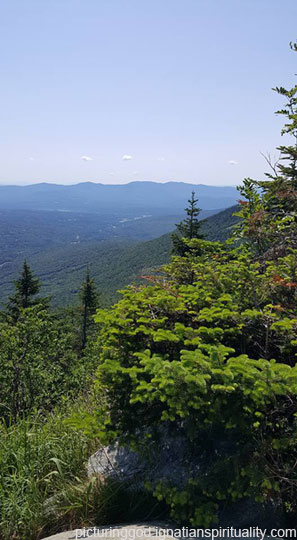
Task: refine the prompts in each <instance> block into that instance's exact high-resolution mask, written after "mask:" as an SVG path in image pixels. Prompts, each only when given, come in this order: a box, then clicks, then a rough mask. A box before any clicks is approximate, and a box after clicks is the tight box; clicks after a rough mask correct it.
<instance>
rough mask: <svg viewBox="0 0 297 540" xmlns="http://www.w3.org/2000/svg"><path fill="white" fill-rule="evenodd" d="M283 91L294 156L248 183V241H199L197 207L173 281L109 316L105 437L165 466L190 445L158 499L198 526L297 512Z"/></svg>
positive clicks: (294, 264) (102, 388)
mask: <svg viewBox="0 0 297 540" xmlns="http://www.w3.org/2000/svg"><path fill="white" fill-rule="evenodd" d="M294 49H295V50H296V45H295V46H294ZM278 92H279V93H280V94H282V95H284V96H285V97H286V98H287V100H288V101H287V106H286V107H285V109H284V110H283V111H280V112H281V113H282V114H285V115H286V116H287V119H288V122H287V124H286V125H285V128H284V132H285V133H289V134H291V135H292V136H293V137H294V145H292V146H282V147H280V152H281V161H280V163H279V164H277V165H276V167H275V171H274V173H273V175H271V174H270V173H269V175H268V176H269V180H268V181H267V182H265V183H264V182H256V181H253V180H250V179H246V180H245V181H244V184H243V187H242V188H241V189H240V191H241V193H242V195H243V196H244V200H242V201H240V204H241V209H240V211H239V213H238V215H239V217H240V218H241V222H240V224H239V226H238V228H237V231H236V232H235V234H234V238H233V239H232V240H231V241H227V242H226V243H225V244H224V243H221V242H208V241H205V240H203V239H200V238H199V224H198V222H197V216H198V213H199V211H198V209H197V208H196V206H195V205H196V202H197V201H196V200H195V199H194V194H193V195H192V199H191V200H190V208H189V209H187V213H188V216H189V218H187V219H186V220H185V221H184V222H182V223H181V224H180V227H178V231H179V233H180V236H179V235H175V236H173V242H175V243H174V252H175V254H176V255H177V256H176V257H174V258H173V260H172V262H171V263H170V264H169V265H167V267H165V268H164V269H163V270H164V271H165V273H166V274H165V276H164V273H163V274H162V275H160V278H158V277H153V276H151V277H150V278H149V280H150V281H151V282H152V284H150V285H148V286H146V287H130V288H129V289H128V290H126V291H124V293H123V299H122V300H121V301H120V302H118V304H116V305H115V306H113V308H112V309H111V310H109V311H107V310H99V311H98V312H97V315H96V321H97V323H98V324H99V325H100V335H99V339H98V343H97V352H96V351H95V356H96V355H98V357H99V368H98V372H97V382H96V387H97V391H98V393H99V394H100V396H101V397H102V399H103V403H104V404H105V405H104V407H103V406H102V407H101V408H100V410H99V411H98V414H97V416H96V422H97V430H96V433H97V435H98V436H100V437H101V440H102V441H103V442H106V443H108V442H112V441H114V440H118V441H119V442H120V443H121V444H125V445H128V446H130V447H131V448H133V449H136V450H137V451H139V452H140V453H141V454H142V455H143V456H144V457H146V458H147V457H148V456H149V458H150V459H153V460H155V459H158V457H157V456H156V452H157V453H158V451H159V452H162V445H163V444H164V440H165V439H166V434H168V433H170V440H171V441H172V440H174V437H175V438H176V440H180V438H182V440H183V445H184V451H185V457H186V456H192V457H191V459H189V460H188V468H187V474H186V475H184V477H183V481H181V480H179V481H178V482H177V481H174V479H173V478H171V479H168V478H167V479H166V478H156V481H155V482H154V483H153V484H152V483H150V486H148V487H149V488H150V489H151V490H152V491H153V492H154V493H155V496H156V497H157V498H158V499H159V500H165V501H166V503H167V504H168V505H169V507H170V508H171V512H172V516H174V518H175V519H177V520H180V521H182V522H184V521H188V520H189V521H190V522H191V523H192V524H193V525H200V526H208V525H210V524H212V523H215V522H216V520H217V517H218V513H219V512H220V508H221V506H222V501H224V504H226V503H227V504H230V503H231V502H232V501H237V500H239V499H243V498H247V497H249V498H253V499H255V500H256V501H258V502H260V503H267V502H273V503H274V504H275V505H278V506H279V508H282V509H283V510H284V511H285V512H287V513H291V514H294V513H296V511H297V507H296V497H295V494H296V489H297V473H296V467H295V464H296V460H297V366H296V355H297V339H296V335H297V316H296V305H297V249H296V248H297V230H296V223H297V206H296V205H297V202H296V201H297V182H296V159H297V154H296V132H297V115H296V108H297V102H296V92H297V87H296V86H295V87H294V88H293V89H291V90H284V89H278ZM284 160H285V165H284V164H283V162H284ZM191 223H192V225H193V224H194V226H193V227H192V229H191ZM90 426H92V428H91V429H92V430H94V422H93V423H90ZM186 462H187V461H186V459H185V463H186Z"/></svg>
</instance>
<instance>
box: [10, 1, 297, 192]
mask: <svg viewBox="0 0 297 540" xmlns="http://www.w3.org/2000/svg"><path fill="white" fill-rule="evenodd" d="M285 13H290V17H286V24H285V25H284V24H281V21H282V19H283V17H284V16H285V15H284V14H285ZM296 19H297V4H296V2H295V1H293V0H284V1H283V2H282V4H280V3H279V2H278V1H277V0H262V1H261V2H258V0H257V1H256V0H243V1H241V2H238V1H237V0H226V1H225V2H219V1H218V0H210V1H209V2H205V1H204V0H185V1H184V2H181V1H180V0H170V1H166V0H165V1H164V2H159V0H144V1H143V2H139V1H138V0H125V1H123V0H100V1H97V0H63V1H62V2H61V1H60V0H52V1H51V2H40V1H38V0H27V1H26V2H23V1H22V0H11V1H10V2H5V3H3V4H2V6H1V23H0V24H1V35H0V43H1V45H2V50H3V51H5V54H3V55H1V59H0V69H1V75H2V84H1V89H0V95H1V103H2V108H1V126H2V129H1V130H0V143H1V144H0V171H1V172H0V184H1V185H29V184H35V183H44V182H46V183H56V184H64V185H67V184H76V183H80V182H88V181H92V182H96V183H104V184H122V183H123V184H127V183H130V182H131V181H137V180H139V181H153V182H162V183H164V182H168V181H173V182H174V181H182V182H186V183H191V184H198V183H199V184H205V185H226V186H227V185H233V186H236V185H238V184H240V183H241V182H242V180H243V178H244V177H246V176H250V177H252V178H258V179H259V178H263V177H264V172H265V171H266V170H267V164H266V162H265V160H264V158H263V156H262V155H261V152H263V153H267V152H269V153H271V154H272V155H274V154H275V153H276V152H275V147H276V146H278V145H279V144H280V143H281V142H283V140H282V138H281V137H280V130H281V126H282V119H281V118H279V117H277V116H275V114H274V111H276V110H277V109H279V108H281V107H282V105H283V100H282V98H281V97H280V96H277V95H276V94H275V92H272V91H271V88H272V87H275V86H289V87H291V86H292V85H293V84H294V82H295V79H294V73H296V65H295V58H294V55H293V53H292V51H290V49H289V42H290V41H294V39H295V38H296V24H295V21H296ZM272 37H273V39H272Z"/></svg>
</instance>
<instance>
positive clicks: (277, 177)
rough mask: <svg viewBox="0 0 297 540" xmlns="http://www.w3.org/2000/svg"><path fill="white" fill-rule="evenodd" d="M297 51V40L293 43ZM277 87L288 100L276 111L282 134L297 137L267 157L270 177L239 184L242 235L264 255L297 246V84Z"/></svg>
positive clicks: (269, 256) (274, 255) (275, 254)
mask: <svg viewBox="0 0 297 540" xmlns="http://www.w3.org/2000/svg"><path fill="white" fill-rule="evenodd" d="M291 49H292V50H293V51H295V52H297V43H295V44H291ZM274 90H275V91H276V92H277V93H278V94H280V95H281V96H283V97H284V98H285V100H286V102H285V104H284V107H283V108H282V109H280V110H278V111H277V112H276V114H281V115H283V116H284V117H285V118H286V122H285V125H284V128H283V129H282V132H281V134H282V135H289V136H291V137H292V138H293V140H292V144H288V145H281V146H279V147H278V148H277V150H279V152H280V157H279V159H278V161H277V162H276V163H273V162H272V160H271V158H270V156H268V157H266V161H267V162H268V164H269V166H270V172H269V173H266V176H267V180H265V181H256V180H253V179H250V178H247V179H245V181H244V183H243V186H242V187H241V188H239V190H240V192H241V194H242V195H243V196H244V197H245V200H241V201H239V203H240V205H241V210H240V212H239V213H238V215H239V216H240V217H241V218H243V219H242V222H241V225H240V226H239V229H240V233H241V234H240V235H241V237H243V238H245V239H246V240H247V241H248V243H249V244H250V245H251V246H252V248H253V250H254V252H255V255H256V256H260V258H261V259H263V260H265V259H266V260H267V259H276V258H278V257H279V256H283V255H286V254H287V253H289V252H290V250H291V249H292V248H293V249H294V248H295V249H296V248H297V85H296V84H295V86H293V87H292V88H290V89H286V88H284V87H282V86H280V87H276V88H274Z"/></svg>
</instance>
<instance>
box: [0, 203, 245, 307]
mask: <svg viewBox="0 0 297 540" xmlns="http://www.w3.org/2000/svg"><path fill="white" fill-rule="evenodd" d="M235 210H236V207H232V208H228V209H226V210H224V211H223V212H220V213H218V214H216V215H213V216H211V217H210V218H208V219H207V220H205V221H204V223H203V232H204V234H205V235H206V236H207V238H209V239H210V240H216V239H219V240H225V239H226V238H228V236H229V235H230V232H231V228H232V225H234V224H235V223H236V221H237V218H236V217H234V216H232V214H233V213H234V211H235ZM41 214H42V215H43V213H41ZM53 215H54V214H53ZM0 218H1V214H0ZM71 219H73V217H72V218H71ZM63 223H64V222H63V221H62V227H63ZM71 223H72V222H71ZM94 223H95V222H94ZM94 223H93V222H92V224H91V225H90V227H93V226H95V225H94ZM54 224H55V220H54ZM54 224H52V226H53V227H54V226H55V225H54ZM56 225H57V224H56ZM0 227H1V220H0ZM172 229H173V226H172ZM49 230H50V229H49ZM52 233H53V230H52V231H51V232H49V236H50V235H51V234H52ZM68 233H69V231H68V230H67V227H66V229H65V235H66V237H67V234H68ZM36 235H37V228H36ZM23 238H24V241H25V238H26V228H25V231H24V237H23ZM170 249H171V241H170V234H165V235H162V236H160V237H159V238H155V239H153V240H150V241H146V242H136V241H135V238H134V239H130V240H128V239H127V238H126V239H125V238H124V236H123V238H122V239H121V240H120V239H116V238H114V239H109V240H106V239H105V240H104V239H96V241H94V240H92V238H91V237H90V238H89V240H88V241H87V240H85V241H81V242H78V241H77V242H72V243H71V242H69V241H68V243H62V244H55V245H53V244H52V245H51V247H50V248H49V249H44V250H39V249H37V250H36V251H35V252H34V250H33V251H31V253H29V255H28V256H27V259H28V262H29V264H30V265H31V267H32V268H33V269H34V271H35V272H36V273H37V274H38V275H39V277H40V279H41V281H42V282H43V289H42V294H44V295H51V296H52V297H53V305H67V304H69V303H75V302H76V300H77V292H78V290H79V286H80V284H81V282H82V280H83V278H84V275H85V271H86V267H87V265H89V266H90V270H91V274H92V276H94V277H95V279H96V283H97V285H98V287H99V289H100V290H101V292H102V302H103V303H105V304H106V303H109V302H111V301H113V300H115V299H116V297H117V294H116V291H117V290H118V289H120V288H123V287H124V286H126V285H127V284H129V283H131V282H133V281H135V280H137V279H138V278H139V275H141V274H143V273H146V272H148V271H150V269H152V268H156V267H158V266H160V265H162V264H164V263H166V262H167V261H168V260H169V258H170ZM24 251H25V249H24ZM23 258H24V252H23V253H21V254H20V255H19V256H18V257H17V258H16V259H14V260H12V261H11V262H10V263H9V264H8V263H6V264H0V298H1V299H2V301H3V300H4V299H5V298H6V296H7V294H9V293H10V291H11V289H12V280H13V279H15V277H16V276H17V274H18V272H19V270H20V267H21V264H22V260H23Z"/></svg>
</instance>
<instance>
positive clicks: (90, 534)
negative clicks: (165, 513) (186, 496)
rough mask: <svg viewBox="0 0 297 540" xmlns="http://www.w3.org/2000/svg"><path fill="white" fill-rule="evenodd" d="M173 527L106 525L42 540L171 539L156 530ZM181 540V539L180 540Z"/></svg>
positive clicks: (155, 524) (150, 524) (166, 525)
mask: <svg viewBox="0 0 297 540" xmlns="http://www.w3.org/2000/svg"><path fill="white" fill-rule="evenodd" d="M172 528H174V526H173V525H172V524H169V523H165V522H158V523H156V522H152V523H150V522H149V523H133V524H131V525H112V526H109V525H106V526H104V527H98V528H96V527H95V528H90V529H76V530H73V531H66V532H62V533H59V534H54V535H53V536H48V537H47V538H44V540H77V539H86V538H90V539H91V540H92V539H95V538H101V539H102V538H107V539H115V540H117V539H119V540H141V539H142V540H146V539H147V538H153V539H154V540H158V539H159V538H160V539H161V538H162V540H168V539H172V537H171V536H167V535H164V536H163V534H162V536H159V535H158V529H163V530H164V529H172ZM181 540H182V539H181Z"/></svg>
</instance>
